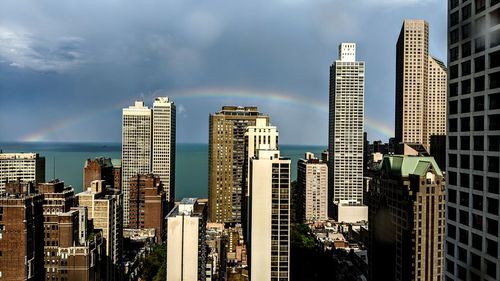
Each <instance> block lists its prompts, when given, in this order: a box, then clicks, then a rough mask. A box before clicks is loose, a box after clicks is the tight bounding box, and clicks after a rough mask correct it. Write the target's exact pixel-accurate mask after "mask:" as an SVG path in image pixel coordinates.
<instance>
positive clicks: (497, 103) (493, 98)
mask: <svg viewBox="0 0 500 281" xmlns="http://www.w3.org/2000/svg"><path fill="white" fill-rule="evenodd" d="M488 99H489V101H490V109H499V108H500V93H494V94H491V95H488Z"/></svg>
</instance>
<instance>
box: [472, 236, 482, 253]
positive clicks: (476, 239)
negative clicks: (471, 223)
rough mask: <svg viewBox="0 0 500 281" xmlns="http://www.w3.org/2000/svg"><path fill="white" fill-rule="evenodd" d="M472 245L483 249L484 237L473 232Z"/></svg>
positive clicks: (477, 248) (480, 249)
mask: <svg viewBox="0 0 500 281" xmlns="http://www.w3.org/2000/svg"><path fill="white" fill-rule="evenodd" d="M472 247H473V248H475V249H476V250H479V251H483V238H482V237H481V236H479V235H477V234H475V233H472Z"/></svg>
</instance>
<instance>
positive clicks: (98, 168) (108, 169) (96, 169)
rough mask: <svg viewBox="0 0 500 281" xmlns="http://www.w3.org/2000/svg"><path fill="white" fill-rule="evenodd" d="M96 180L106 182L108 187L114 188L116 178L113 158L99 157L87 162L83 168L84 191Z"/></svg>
mask: <svg viewBox="0 0 500 281" xmlns="http://www.w3.org/2000/svg"><path fill="white" fill-rule="evenodd" d="M96 180H104V181H105V182H106V183H105V184H106V185H109V186H110V187H111V188H114V185H115V178H114V173H113V163H112V162H111V158H105V157H97V158H95V159H87V160H85V165H84V166H83V189H86V188H87V187H90V183H91V182H93V181H96Z"/></svg>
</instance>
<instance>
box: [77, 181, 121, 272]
mask: <svg viewBox="0 0 500 281" xmlns="http://www.w3.org/2000/svg"><path fill="white" fill-rule="evenodd" d="M76 198H77V200H78V206H80V207H86V208H87V212H88V219H89V220H91V221H92V225H93V226H94V228H95V229H100V230H102V235H103V237H104V239H105V240H106V257H107V259H106V264H107V272H106V280H121V271H122V255H123V225H122V220H123V209H122V207H123V203H122V201H123V200H122V194H121V193H116V192H115V191H114V190H108V189H107V188H106V182H105V181H104V180H95V181H92V182H91V183H90V186H88V187H87V188H86V190H85V191H83V192H80V193H78V194H77V195H76Z"/></svg>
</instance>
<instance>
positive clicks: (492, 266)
mask: <svg viewBox="0 0 500 281" xmlns="http://www.w3.org/2000/svg"><path fill="white" fill-rule="evenodd" d="M484 261H485V263H486V274H488V275H489V276H491V277H492V278H493V279H496V278H497V265H496V263H495V262H491V261H489V260H487V259H484Z"/></svg>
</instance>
